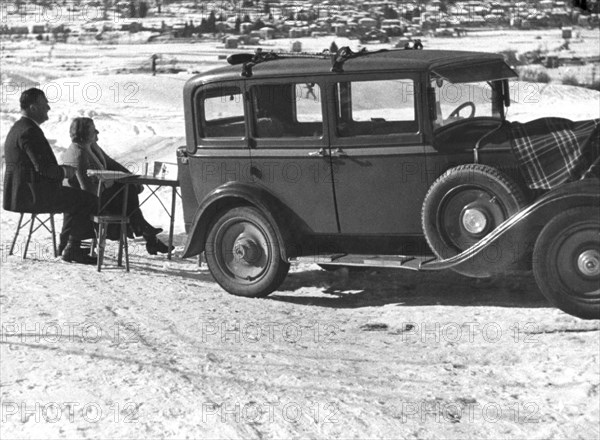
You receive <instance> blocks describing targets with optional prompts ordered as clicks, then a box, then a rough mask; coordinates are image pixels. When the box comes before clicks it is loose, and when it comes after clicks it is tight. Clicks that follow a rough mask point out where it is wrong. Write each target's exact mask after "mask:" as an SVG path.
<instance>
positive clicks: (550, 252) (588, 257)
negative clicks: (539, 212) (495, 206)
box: [533, 206, 600, 319]
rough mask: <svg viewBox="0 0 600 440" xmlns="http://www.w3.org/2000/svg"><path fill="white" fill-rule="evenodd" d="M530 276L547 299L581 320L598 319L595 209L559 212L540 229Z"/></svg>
mask: <svg viewBox="0 0 600 440" xmlns="http://www.w3.org/2000/svg"><path fill="white" fill-rule="evenodd" d="M533 273H534V275H535V279H536V281H537V284H538V286H539V288H540V290H541V291H542V293H543V294H544V296H545V297H546V298H548V300H549V301H550V302H551V303H552V304H553V305H555V306H556V307H558V308H559V309H561V310H562V311H564V312H566V313H569V314H571V315H574V316H577V317H579V318H583V319H600V217H599V215H598V207H587V206H581V207H577V208H573V209H570V210H568V211H564V212H561V213H560V214H558V215H557V216H556V217H554V218H553V219H552V220H550V222H549V223H548V224H547V225H546V226H545V227H544V229H542V232H540V235H539V236H538V238H537V241H536V243H535V247H534V251H533Z"/></svg>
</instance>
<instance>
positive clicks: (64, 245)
mask: <svg viewBox="0 0 600 440" xmlns="http://www.w3.org/2000/svg"><path fill="white" fill-rule="evenodd" d="M66 247H67V243H59V244H58V255H62V253H63V251H64V250H65V248H66Z"/></svg>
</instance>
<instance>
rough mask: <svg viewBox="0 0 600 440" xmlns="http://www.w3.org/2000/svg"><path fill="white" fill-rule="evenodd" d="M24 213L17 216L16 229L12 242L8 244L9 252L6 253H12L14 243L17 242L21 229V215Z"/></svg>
mask: <svg viewBox="0 0 600 440" xmlns="http://www.w3.org/2000/svg"><path fill="white" fill-rule="evenodd" d="M24 215H25V214H23V213H21V215H20V216H19V223H17V230H16V231H15V236H14V237H13V241H12V244H11V245H10V252H9V253H8V255H12V254H13V252H14V250H15V244H17V238H18V237H19V231H20V230H21V223H22V222H23V216H24Z"/></svg>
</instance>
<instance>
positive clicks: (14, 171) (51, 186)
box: [2, 88, 98, 264]
mask: <svg viewBox="0 0 600 440" xmlns="http://www.w3.org/2000/svg"><path fill="white" fill-rule="evenodd" d="M20 104H21V114H22V118H21V119H19V120H18V121H17V122H15V124H14V125H13V126H12V128H11V129H10V131H9V132H8V135H7V136H6V142H5V144H4V155H5V162H6V172H5V174H4V195H3V205H2V206H3V208H4V209H6V210H7V211H14V212H31V213H54V212H68V213H71V214H73V215H72V216H71V217H72V221H71V225H70V234H69V242H68V244H67V246H66V248H65V249H64V250H63V252H62V259H63V260H65V261H68V262H71V261H75V262H77V263H84V264H95V259H94V258H91V257H89V256H88V255H86V253H85V252H84V251H83V250H82V249H81V240H83V239H87V238H91V237H92V235H93V228H92V223H91V219H90V215H91V214H92V213H93V212H95V210H96V209H97V204H98V199H97V197H96V196H94V195H92V194H90V193H88V192H85V191H82V190H79V189H75V188H69V187H66V186H62V181H63V179H64V178H65V177H66V178H69V177H71V176H73V175H74V174H75V170H74V169H73V168H71V167H68V166H60V165H58V162H57V160H56V156H55V155H54V152H53V151H52V148H51V147H50V144H49V143H48V141H47V140H46V137H45V136H44V132H43V131H42V129H41V128H40V124H42V123H44V122H45V121H47V120H48V111H49V110H50V106H49V105H48V100H47V99H46V95H45V94H44V92H43V91H42V90H40V89H35V88H33V89H28V90H25V91H24V92H23V93H22V94H21V99H20Z"/></svg>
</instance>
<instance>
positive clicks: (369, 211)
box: [328, 74, 428, 236]
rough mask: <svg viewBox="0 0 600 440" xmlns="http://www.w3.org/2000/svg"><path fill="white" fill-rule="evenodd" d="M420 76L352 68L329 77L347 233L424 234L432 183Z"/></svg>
mask: <svg viewBox="0 0 600 440" xmlns="http://www.w3.org/2000/svg"><path fill="white" fill-rule="evenodd" d="M417 79H418V76H417V74H386V75H383V74H378V75H358V74H355V75H347V76H345V77H344V80H343V81H339V80H338V81H335V82H332V83H331V84H329V85H328V91H329V93H330V97H331V99H329V102H330V108H329V111H330V114H332V115H335V117H334V120H335V122H334V123H332V124H331V127H330V129H331V131H330V137H331V154H332V169H333V176H334V190H335V198H336V206H337V213H338V216H339V223H340V232H341V233H342V234H358V235H375V234H376V235H407V236H410V235H420V234H422V228H421V204H422V202H423V198H424V196H425V194H426V192H427V188H428V185H427V176H426V174H427V173H426V169H425V154H424V153H425V151H424V146H423V133H422V128H421V126H420V124H419V119H420V116H419V114H420V112H422V109H421V108H420V106H419V105H418V103H419V102H421V94H422V92H421V91H420V89H419V87H417V84H419V81H418V80H417Z"/></svg>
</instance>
